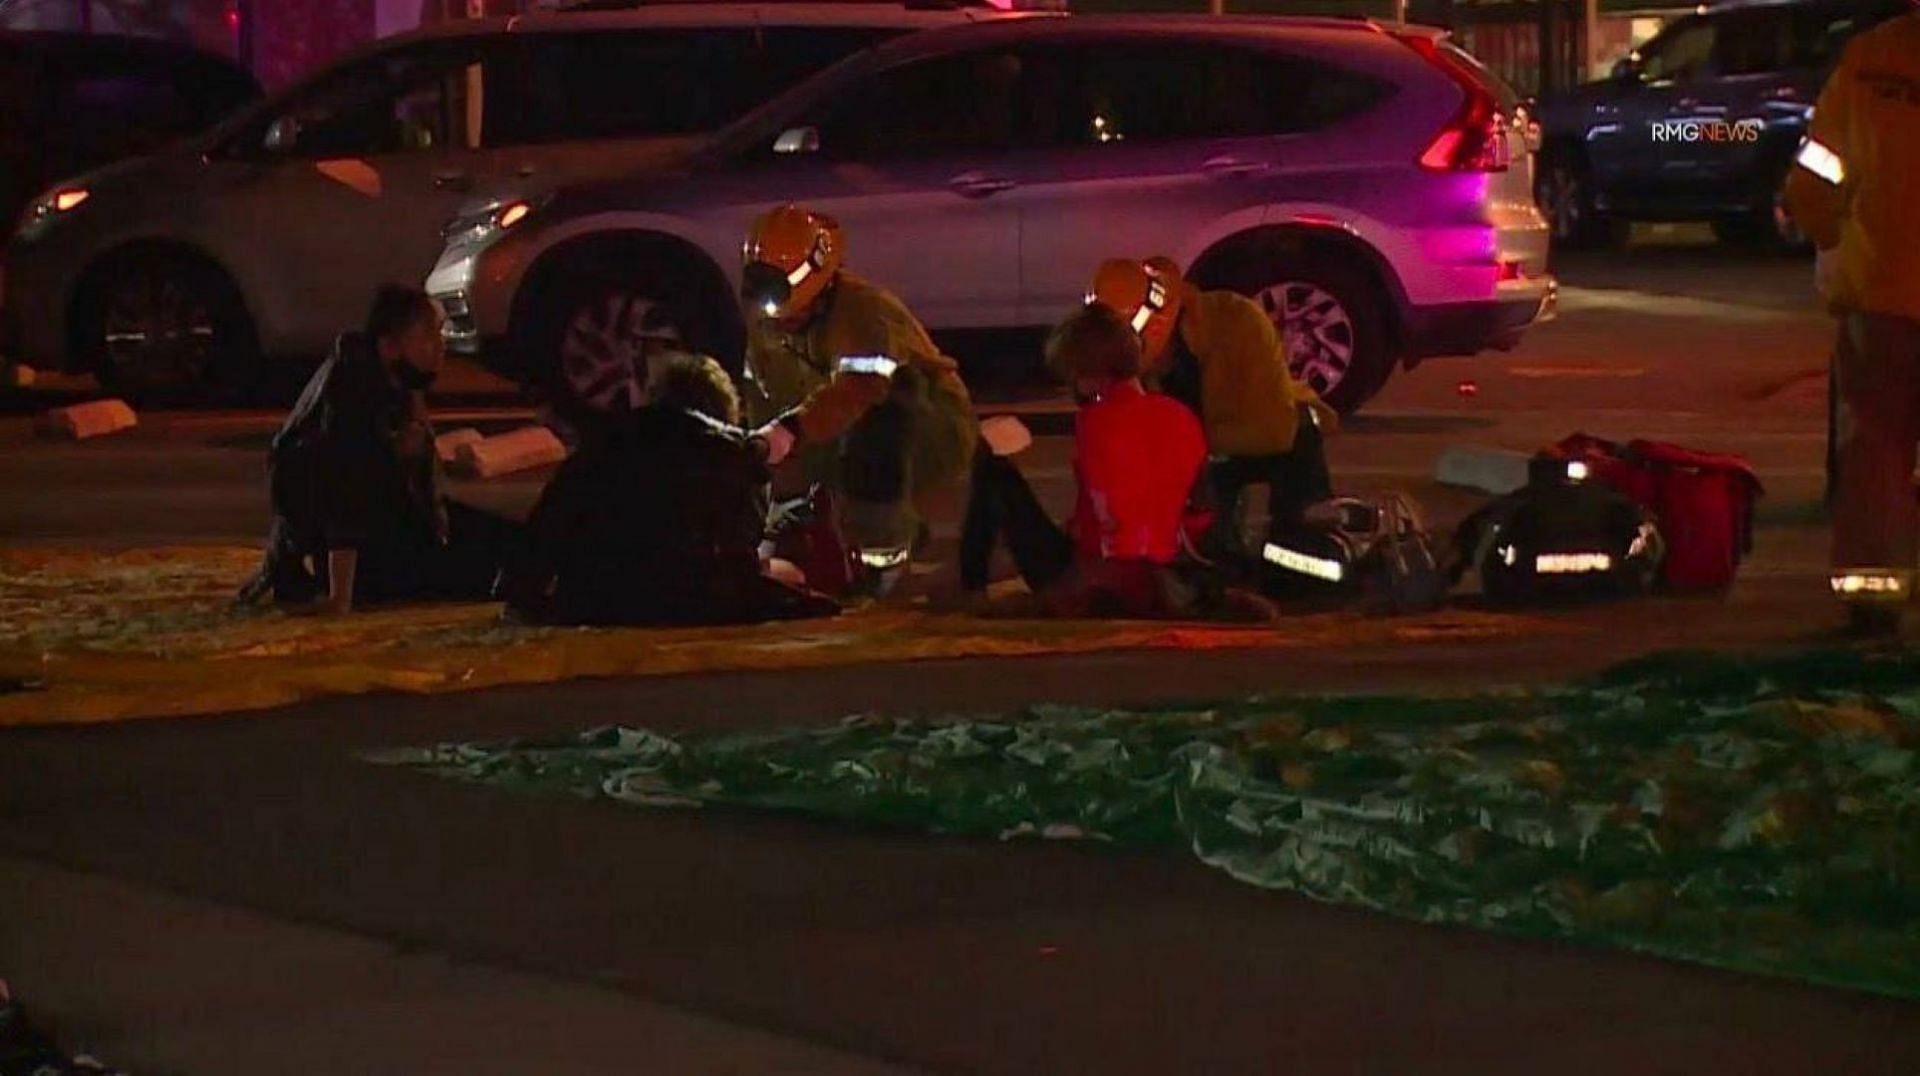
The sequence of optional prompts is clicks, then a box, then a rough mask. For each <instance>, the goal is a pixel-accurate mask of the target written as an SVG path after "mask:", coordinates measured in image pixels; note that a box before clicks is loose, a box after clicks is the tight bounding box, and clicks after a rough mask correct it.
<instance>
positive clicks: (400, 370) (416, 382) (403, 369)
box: [394, 360, 440, 392]
mask: <svg viewBox="0 0 1920 1076" xmlns="http://www.w3.org/2000/svg"><path fill="white" fill-rule="evenodd" d="M439 376H440V375H439V374H438V373H437V372H434V371H429V370H422V369H421V368H419V367H418V366H415V365H414V364H412V363H410V362H406V361H404V360H403V361H401V362H400V363H398V364H397V366H396V368H395V369H394V377H396V378H398V379H399V381H400V387H401V388H403V389H406V390H408V391H409V392H425V391H427V390H428V389H430V388H432V387H433V380H434V378H436V377H439Z"/></svg>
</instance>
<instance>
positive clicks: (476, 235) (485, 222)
mask: <svg viewBox="0 0 1920 1076" xmlns="http://www.w3.org/2000/svg"><path fill="white" fill-rule="evenodd" d="M535 208H537V206H536V204H535V203H533V202H530V201H526V200H524V199H520V200H516V201H512V202H506V203H504V204H501V205H497V206H494V207H493V208H491V209H488V210H485V211H483V212H479V213H469V214H467V215H466V216H464V217H455V218H454V219H453V221H452V222H451V223H449V224H448V225H447V227H446V229H445V231H444V232H442V233H441V234H442V236H443V237H444V238H445V239H446V240H447V242H449V243H481V242H485V241H486V240H488V239H491V238H493V237H494V236H495V235H498V234H499V233H501V232H505V231H508V230H510V229H512V228H513V227H514V226H515V225H518V224H519V223H520V222H521V221H523V220H526V219H527V217H528V216H530V215H531V214H532V213H533V211H534V209H535Z"/></svg>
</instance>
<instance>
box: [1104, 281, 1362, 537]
mask: <svg viewBox="0 0 1920 1076" xmlns="http://www.w3.org/2000/svg"><path fill="white" fill-rule="evenodd" d="M1087 301H1088V302H1090V303H1099V304H1100V305H1102V306H1105V307H1107V308H1108V309H1109V310H1112V311H1113V312H1114V313H1116V314H1118V315H1119V316H1120V318H1121V320H1122V321H1125V322H1126V323H1128V324H1129V325H1131V326H1132V327H1133V330H1134V332H1136V333H1138V334H1139V335H1140V340H1141V347H1142V351H1143V353H1144V355H1145V359H1146V364H1147V373H1148V378H1147V380H1148V383H1149V384H1150V385H1152V386H1153V387H1154V388H1155V389H1157V390H1158V391H1160V392H1164V393H1166V394H1167V395H1169V396H1171V397H1173V398H1174V399H1176V400H1179V401H1180V402H1182V403H1184V404H1186V405H1187V406H1188V407H1189V408H1191V409H1192V410H1193V412H1194V413H1195V414H1197V415H1198V416H1200V421H1201V424H1202V426H1204V427H1205V429H1206V434H1207V451H1208V453H1209V456H1210V458H1211V462H1210V464H1209V466H1208V479H1209V485H1210V487H1211V489H1210V492H1211V495H1212V500H1213V504H1212V507H1213V508H1214V510H1215V511H1216V513H1217V517H1218V522H1217V523H1216V524H1215V525H1214V527H1213V528H1212V530H1211V531H1210V532H1209V535H1208V541H1207V543H1206V544H1207V547H1208V548H1207V549H1206V550H1205V552H1206V553H1207V554H1208V555H1209V556H1214V557H1221V556H1224V557H1225V558H1226V559H1227V560H1228V561H1233V560H1242V561H1244V560H1245V558H1246V556H1247V551H1246V550H1244V549H1241V548H1240V535H1239V531H1240V527H1239V524H1238V519H1239V515H1240V502H1241V499H1242V496H1243V494H1244V493H1245V491H1246V488H1247V487H1248V486H1250V485H1260V484H1264V485H1266V486H1267V487H1268V501H1267V505H1268V537H1267V541H1269V542H1273V541H1279V540H1281V539H1282V537H1283V536H1284V535H1285V534H1286V533H1287V532H1289V531H1290V530H1292V529H1294V528H1297V527H1299V526H1300V525H1301V523H1302V519H1303V517H1304V515H1305V513H1306V510H1307V508H1308V506H1310V505H1312V504H1314V503H1316V502H1318V501H1323V500H1326V499H1327V498H1328V497H1330V496H1332V492H1333V491H1332V484H1331V481H1330V479H1329V478H1328V475H1327V457H1326V452H1325V450H1324V447H1323V446H1322V443H1321V434H1322V431H1323V429H1324V430H1326V431H1331V430H1332V429H1333V428H1334V427H1335V425H1336V424H1337V421H1338V416H1337V415H1336V414H1335V412H1334V410H1333V409H1332V408H1331V407H1328V406H1327V405H1326V404H1325V403H1322V402H1321V400H1320V398H1319V397H1318V396H1317V395H1315V394H1314V392H1313V390H1312V389H1310V388H1308V387H1307V386H1305V385H1303V384H1301V383H1300V382H1299V381H1298V380H1296V379H1295V378H1294V377H1293V374H1292V373H1291V372H1290V371H1289V370H1288V368H1287V355H1286V348H1285V346H1284V345H1283V344H1282V342H1281V340H1280V335H1279V332H1278V331H1277V330H1276V329H1275V328H1274V325H1273V321H1272V319H1270V318H1269V317H1268V316H1267V314H1266V311H1264V310H1262V309H1261V308H1260V306H1259V304H1257V303H1255V302H1254V301H1253V300H1251V299H1248V298H1247V297H1246V296H1244V295H1240V294H1238V293H1235V292H1230V291H1201V290H1200V289H1198V288H1195V287H1194V286H1192V285H1191V284H1188V283H1187V282H1186V281H1185V280H1183V279H1182V278H1181V276H1180V271H1179V268H1178V266H1176V265H1175V264H1174V263H1173V262H1172V261H1171V260H1169V259H1166V258H1150V259H1148V260H1146V261H1134V260H1129V259H1116V260H1112V261H1108V262H1105V263H1103V264H1102V265H1101V266H1100V267H1099V269H1098V270H1097V271H1096V272H1095V273H1094V278H1093V286H1092V288H1091V289H1090V291H1089V294H1088V296H1087Z"/></svg>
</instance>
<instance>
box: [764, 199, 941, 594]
mask: <svg viewBox="0 0 1920 1076" xmlns="http://www.w3.org/2000/svg"><path fill="white" fill-rule="evenodd" d="M743 254H744V259H745V268H744V271H743V273H742V280H741V298H742V301H743V302H744V303H745V304H746V307H747V320H748V333H747V363H746V374H747V378H748V392H747V393H746V395H747V404H748V410H749V412H750V417H751V418H752V419H753V421H755V422H757V423H761V424H762V425H761V426H760V428H759V431H758V436H759V437H761V438H763V439H764V442H765V444H766V445H767V454H768V459H769V460H770V461H771V462H773V463H775V464H778V463H779V462H781V460H783V459H784V458H785V457H787V456H788V455H789V454H795V456H796V458H797V459H798V460H799V461H801V465H802V466H801V469H802V471H804V472H805V477H806V478H807V479H808V480H809V481H818V482H824V483H826V484H827V486H828V488H830V489H832V490H834V491H835V492H836V493H837V494H839V495H840V496H841V497H842V498H843V500H842V508H843V515H842V521H843V524H844V526H845V528H846V532H847V536H848V538H849V539H850V540H851V541H852V543H853V544H854V545H855V546H856V547H857V548H858V550H859V554H860V558H861V561H862V563H863V564H864V565H865V566H866V567H867V568H868V569H870V570H872V571H873V572H874V573H875V574H874V578H875V580H876V588H877V589H880V590H882V591H884V590H885V589H886V588H887V587H889V586H890V585H891V584H892V582H893V581H894V580H896V579H897V578H898V577H899V575H900V574H901V572H902V571H903V570H904V568H905V567H906V564H907V562H908V560H909V559H910V558H911V556H912V551H913V546H914V544H915V540H916V537H917V535H918V534H919V531H920V515H919V512H918V508H917V502H919V501H920V500H921V499H922V498H924V497H925V496H926V494H927V493H929V492H930V491H933V490H936V489H939V488H941V487H943V486H946V485H948V484H950V483H955V482H958V481H959V480H961V479H962V478H964V477H965V475H966V474H967V468H968V464H969V462H970V461H971V459H972V455H973V448H974V442H975V440H976V439H977V438H978V436H979V427H978V424H977V423H976V421H975V419H974V415H973V407H972V403H971V401H970V400H969V398H968V395H967V389H966V386H965V385H964V384H963V383H962V382H961V380H960V370H959V366H958V364H957V363H955V362H954V361H953V359H951V358H949V357H947V356H946V355H944V354H942V353H941V352H940V349H939V348H937V347H935V346H934V343H933V341H932V340H931V339H930V338H929V337H928V335H927V331H926V329H925V328H923V327H922V326H921V325H920V322H919V321H917V320H916V319H915V318H914V316H913V314H912V313H910V312H909V311H908V310H907V308H906V306H905V305H903V304H902V303H901V302H900V300H899V299H897V298H895V297H894V296H893V295H892V294H891V293H889V292H888V291H886V290H885V289H883V288H880V287H877V286H875V285H873V284H869V283H868V282H866V281H865V280H862V279H860V278H859V277H858V276H855V275H854V274H853V273H851V272H848V271H847V270H846V269H845V268H844V267H843V263H844V257H845V251H844V240H843V238H842V235H841V231H840V227H839V225H838V224H837V223H835V222H834V221H833V220H832V219H831V218H829V217H826V216H823V215H821V214H818V213H813V212H809V211H807V210H805V209H802V208H800V207H798V206H793V205H785V206H781V207H779V208H777V209H774V210H772V211H770V212H768V213H767V214H765V215H764V216H762V217H761V218H760V219H759V220H758V221H756V222H755V223H754V225H753V229H752V231H751V233H750V234H749V235H748V236H747V241H746V245H745V249H744V251H743Z"/></svg>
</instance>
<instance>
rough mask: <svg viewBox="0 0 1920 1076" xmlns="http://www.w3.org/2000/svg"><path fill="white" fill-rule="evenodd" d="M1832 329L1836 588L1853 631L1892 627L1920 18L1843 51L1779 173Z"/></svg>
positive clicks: (1900, 578) (1919, 202)
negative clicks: (1835, 333) (1814, 258)
mask: <svg viewBox="0 0 1920 1076" xmlns="http://www.w3.org/2000/svg"><path fill="white" fill-rule="evenodd" d="M1787 202H1788V208H1789V209H1790V211H1791V212H1792V214H1793V218H1794V220H1795V221H1796V222H1797V223H1798V224H1799V225H1800V227H1801V228H1802V229H1803V230H1805V232H1806V233H1807V235H1809V236H1810V237H1812V239H1813V241H1814V244H1815V245H1816V246H1817V247H1819V249H1820V260H1821V262H1822V266H1821V273H1820V276H1821V278H1822V286H1821V287H1822V291H1823V292H1824V293H1825V295H1826V299H1827V303H1828V305H1829V307H1830V308H1831V309H1832V310H1833V312H1834V314H1835V315H1836V316H1837V317H1838V318H1839V320H1840V346H1839V348H1838V351H1837V354H1836V357H1835V362H1834V382H1835V384H1834V388H1835V390H1836V395H1837V399H1838V404H1839V406H1838V408H1837V411H1836V415H1835V422H1836V425H1837V429H1836V430H1835V439H1834V440H1835V446H1836V453H1837V459H1836V468H1835V471H1836V473H1835V476H1834V489H1833V567H1834V571H1833V589H1834V592H1835V593H1836V594H1838V595H1839V596H1840V597H1841V598H1843V599H1845V600H1846V601H1847V602H1848V603H1849V605H1850V606H1851V613H1852V617H1853V623H1854V626H1855V627H1856V628H1857V629H1861V630H1866V631H1872V632H1882V631H1888V630H1893V629H1897V628H1898V626H1899V621H1900V616H1901V609H1902V606H1904V605H1905V603H1906V602H1907V600H1908V597H1909V595H1910V594H1911V592H1912V590H1913V586H1914V583H1915V575H1914V572H1915V567H1916V560H1915V558H1916V555H1917V554H1920V549H1916V536H1917V534H1920V518H1917V513H1916V510H1915V505H1914V490H1913V470H1914V457H1915V452H1916V445H1920V12H1914V13H1909V14H1906V15H1902V16H1900V17H1898V18H1895V19H1892V20H1890V21H1888V22H1886V23H1883V24H1881V25H1880V26H1878V27H1876V28H1874V29H1872V30H1870V31H1868V32H1866V33H1864V34H1861V35H1860V36H1859V37H1857V38H1855V39H1854V40H1853V41H1852V42H1851V43H1850V44H1849V45H1848V46H1847V50H1846V53H1845V55H1844V56H1842V58H1841V60H1840V65H1839V66H1838V67H1837V68H1835V70H1834V72H1833V75H1832V76H1831V77H1830V78H1829V79H1828V80H1827V85H1826V88H1825V89H1824V90H1822V91H1821V93H1820V99H1819V101H1818V103H1817V104H1816V105H1815V106H1814V113H1813V123H1812V126H1811V128H1810V129H1809V130H1808V132H1807V140H1806V141H1805V142H1804V143H1803V144H1802V145H1801V147H1800V150H1799V153H1798V155H1797V156H1796V158H1795V161H1794V167H1793V168H1792V170H1791V171H1790V172H1789V173H1788V176H1787Z"/></svg>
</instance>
